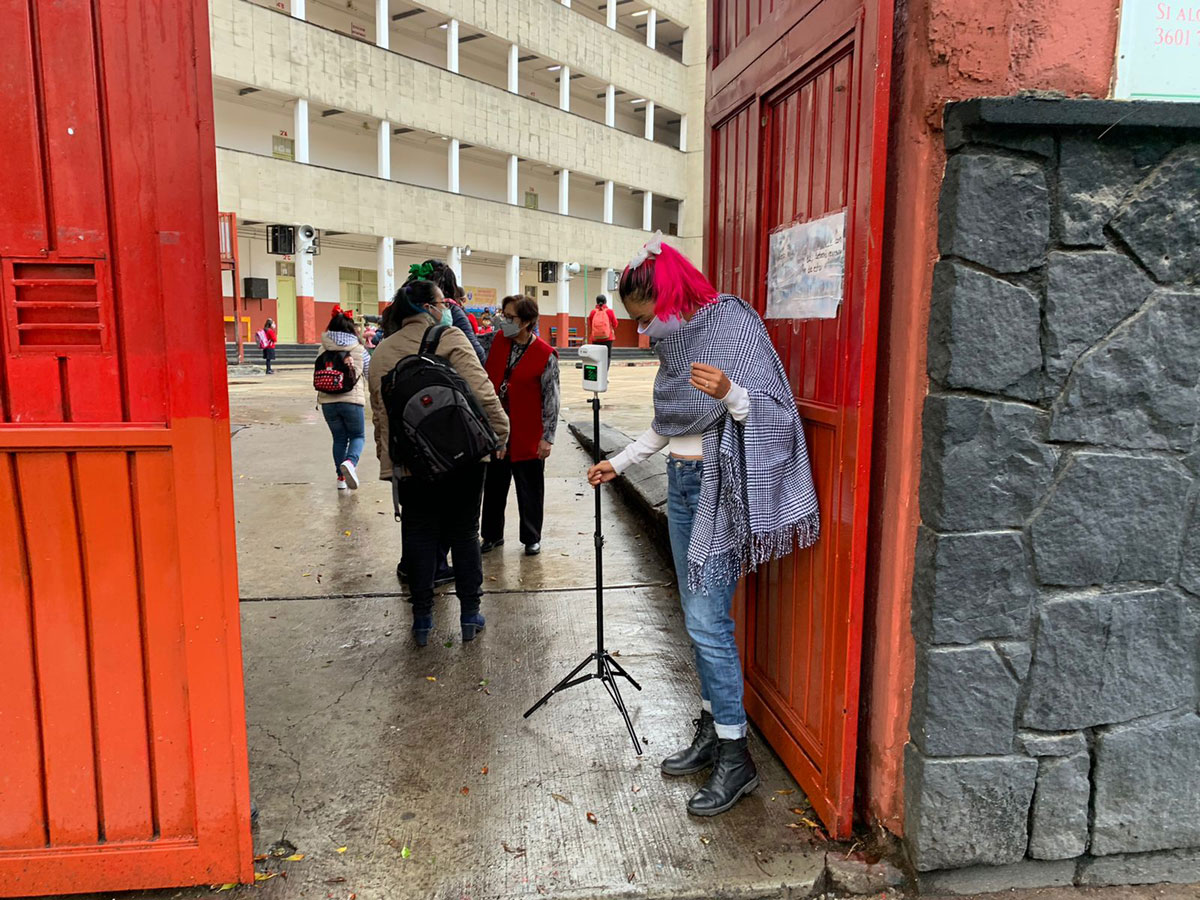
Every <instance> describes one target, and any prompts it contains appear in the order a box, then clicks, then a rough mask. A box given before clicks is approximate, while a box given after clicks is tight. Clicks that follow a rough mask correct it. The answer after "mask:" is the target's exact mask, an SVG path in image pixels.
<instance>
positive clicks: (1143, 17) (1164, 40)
mask: <svg viewBox="0 0 1200 900" xmlns="http://www.w3.org/2000/svg"><path fill="white" fill-rule="evenodd" d="M1113 93H1114V96H1116V97H1118V98H1120V99H1123V100H1180V101H1194V100H1200V0H1192V2H1187V0H1185V2H1177V0H1122V3H1121V33H1120V36H1119V37H1118V38H1117V84H1116V89H1115V90H1114V92H1113Z"/></svg>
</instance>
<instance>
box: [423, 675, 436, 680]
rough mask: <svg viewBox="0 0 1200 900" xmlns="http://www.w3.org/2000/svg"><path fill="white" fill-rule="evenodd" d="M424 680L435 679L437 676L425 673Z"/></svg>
mask: <svg viewBox="0 0 1200 900" xmlns="http://www.w3.org/2000/svg"><path fill="white" fill-rule="evenodd" d="M425 680H426V681H437V677H436V676H434V675H426V676H425Z"/></svg>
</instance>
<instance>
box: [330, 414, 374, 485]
mask: <svg viewBox="0 0 1200 900" xmlns="http://www.w3.org/2000/svg"><path fill="white" fill-rule="evenodd" d="M321 412H322V413H324V414H325V422H326V424H328V425H329V430H330V431H331V432H332V433H333V467H334V469H336V470H338V474H339V475H340V474H341V465H342V463H344V462H345V461H346V460H350V462H352V463H354V464H355V465H356V466H357V465H358V458H359V457H360V456H362V448H363V441H364V440H365V438H366V436H367V428H366V424H365V422H364V421H363V407H362V404H359V403H322V404H321Z"/></svg>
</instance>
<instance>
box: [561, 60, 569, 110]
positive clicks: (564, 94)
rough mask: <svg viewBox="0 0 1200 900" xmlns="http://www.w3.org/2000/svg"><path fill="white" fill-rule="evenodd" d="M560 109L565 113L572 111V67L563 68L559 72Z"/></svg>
mask: <svg viewBox="0 0 1200 900" xmlns="http://www.w3.org/2000/svg"><path fill="white" fill-rule="evenodd" d="M558 108H559V109H561V110H563V111H564V112H570V111H571V67H570V66H563V67H562V68H561V69H559V70H558Z"/></svg>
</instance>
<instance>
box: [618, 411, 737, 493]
mask: <svg viewBox="0 0 1200 900" xmlns="http://www.w3.org/2000/svg"><path fill="white" fill-rule="evenodd" d="M748 403H749V400H747V404H748ZM668 440H669V438H665V437H663V436H662V435H661V434H659V433H658V432H657V431H655V430H654V429H653V428H647V429H646V430H645V431H643V432H642V434H641V435H640V436H639V437H638V439H637V440H636V441H634V442H633V443H632V444H630V445H629V446H628V447H626V448H625V449H624V450H622V451H621V452H620V453H618V454H617V455H616V456H614V457H613V458H612V459H610V460H609V462H610V463H612V467H613V470H614V471H615V472H616V473H617V474H618V475H620V474H621V473H622V472H624V471H625V470H626V469H628V468H629V467H630V466H632V465H634V464H636V463H640V462H643V461H644V460H647V459H649V458H650V457H651V456H653V455H654V454H655V453H657V452H658V451H660V450H661V449H662V448H663V447H665V446H667V441H668Z"/></svg>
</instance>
